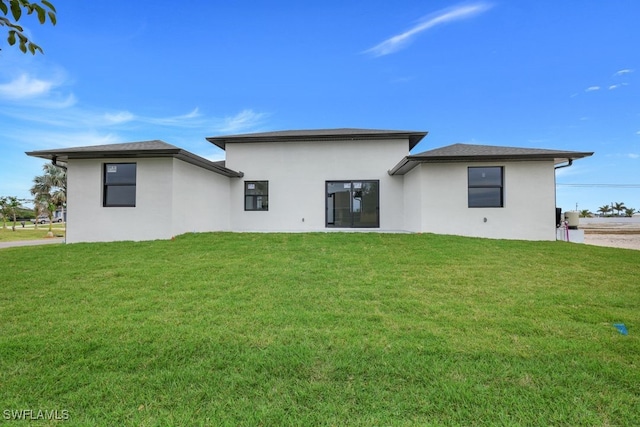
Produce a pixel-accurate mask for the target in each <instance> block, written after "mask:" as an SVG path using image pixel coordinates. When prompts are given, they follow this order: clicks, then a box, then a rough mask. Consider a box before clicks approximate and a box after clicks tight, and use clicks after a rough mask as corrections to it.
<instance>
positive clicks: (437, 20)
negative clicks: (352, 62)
mask: <svg viewBox="0 0 640 427" xmlns="http://www.w3.org/2000/svg"><path fill="white" fill-rule="evenodd" d="M491 7H492V5H491V4H489V3H473V4H466V5H458V6H454V7H451V8H446V9H442V10H439V11H437V12H435V13H433V14H430V15H428V16H426V17H425V18H423V19H422V20H421V22H420V23H419V24H418V25H415V26H414V27H413V28H411V29H409V30H407V31H405V32H403V33H400V34H397V35H395V36H393V37H390V38H388V39H387V40H385V41H383V42H382V43H379V44H377V45H376V46H374V47H372V48H371V49H367V50H366V51H365V52H364V53H368V54H370V55H372V56H374V57H379V56H384V55H389V54H391V53H395V52H397V51H399V50H401V49H403V48H404V47H406V46H407V45H408V44H409V43H410V42H411V41H412V40H413V39H414V38H415V37H416V36H417V35H418V34H420V33H422V32H424V31H426V30H428V29H430V28H433V27H435V26H437V25H442V24H447V23H450V22H453V21H458V20H461V19H466V18H471V17H473V16H476V15H478V14H480V13H482V12H485V11H487V10H489V9H490V8H491Z"/></svg>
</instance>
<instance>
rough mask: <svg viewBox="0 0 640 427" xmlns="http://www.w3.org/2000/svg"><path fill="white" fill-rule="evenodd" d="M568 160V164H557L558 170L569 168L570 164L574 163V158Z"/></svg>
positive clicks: (556, 168)
mask: <svg viewBox="0 0 640 427" xmlns="http://www.w3.org/2000/svg"><path fill="white" fill-rule="evenodd" d="M567 161H568V162H569V163H567V164H566V165H560V166H556V167H555V168H554V169H555V170H558V169H562V168H568V167H569V166H571V165H572V164H573V159H567Z"/></svg>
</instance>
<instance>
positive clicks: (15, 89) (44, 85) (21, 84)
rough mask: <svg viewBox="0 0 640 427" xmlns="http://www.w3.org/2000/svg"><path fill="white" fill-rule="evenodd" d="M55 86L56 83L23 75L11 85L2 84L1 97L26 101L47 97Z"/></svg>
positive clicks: (0, 85)
mask: <svg viewBox="0 0 640 427" xmlns="http://www.w3.org/2000/svg"><path fill="white" fill-rule="evenodd" d="M54 86H56V83H55V82H52V81H46V80H40V79H37V78H34V77H31V76H29V75H28V74H21V75H20V76H18V77H17V78H16V79H14V80H12V81H10V82H9V83H5V84H0V97H2V98H8V99H24V98H35V97H39V96H45V95H47V94H49V91H51V88H52V87H54Z"/></svg>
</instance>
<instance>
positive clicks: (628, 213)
mask: <svg viewBox="0 0 640 427" xmlns="http://www.w3.org/2000/svg"><path fill="white" fill-rule="evenodd" d="M636 212H637V211H636V210H635V209H634V208H625V209H624V216H629V217H631V216H633V214H634V213H636Z"/></svg>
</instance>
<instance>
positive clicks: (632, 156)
mask: <svg viewBox="0 0 640 427" xmlns="http://www.w3.org/2000/svg"><path fill="white" fill-rule="evenodd" d="M627 157H629V158H630V159H640V154H636V153H629V154H627Z"/></svg>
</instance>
